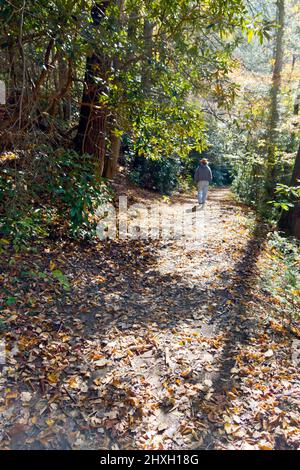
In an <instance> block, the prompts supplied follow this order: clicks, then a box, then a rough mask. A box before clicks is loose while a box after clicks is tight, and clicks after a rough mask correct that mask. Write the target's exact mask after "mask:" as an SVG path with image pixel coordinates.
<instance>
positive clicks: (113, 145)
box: [103, 131, 121, 179]
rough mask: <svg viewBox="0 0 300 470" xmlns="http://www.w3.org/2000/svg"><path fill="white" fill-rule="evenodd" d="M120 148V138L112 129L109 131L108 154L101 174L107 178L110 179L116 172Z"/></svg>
mask: <svg viewBox="0 0 300 470" xmlns="http://www.w3.org/2000/svg"><path fill="white" fill-rule="evenodd" d="M120 148H121V138H120V136H119V135H117V134H116V133H115V132H114V131H112V132H111V133H110V151H109V156H108V159H107V160H106V162H105V167H104V173H103V176H104V177H105V178H107V179H112V178H113V177H114V176H115V174H116V172H117V166H118V159H119V154H120Z"/></svg>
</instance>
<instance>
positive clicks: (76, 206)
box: [0, 147, 111, 248]
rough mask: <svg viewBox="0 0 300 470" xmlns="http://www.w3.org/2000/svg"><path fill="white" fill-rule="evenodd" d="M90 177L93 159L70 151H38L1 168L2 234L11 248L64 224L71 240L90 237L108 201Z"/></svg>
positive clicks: (106, 193) (100, 184)
mask: <svg viewBox="0 0 300 470" xmlns="http://www.w3.org/2000/svg"><path fill="white" fill-rule="evenodd" d="M2 166H3V164H2ZM94 175H95V167H94V164H93V160H92V158H91V157H90V156H88V155H83V156H81V155H78V154H77V153H76V152H75V151H73V150H66V149H58V150H56V151H54V150H53V149H52V148H51V147H39V148H38V149H37V150H33V151H32V152H31V153H30V154H29V153H28V154H25V155H24V154H23V155H20V156H19V157H18V158H17V159H16V161H15V162H14V165H9V164H6V166H5V168H4V169H2V168H1V174H0V211H1V223H0V231H1V232H2V233H3V234H4V235H5V236H8V237H11V238H12V241H13V244H14V246H15V248H20V247H22V246H26V245H28V243H29V241H30V240H31V239H34V238H40V237H46V236H48V235H49V233H50V232H51V230H52V226H53V224H55V226H56V227H57V225H58V224H60V225H61V226H63V225H66V226H67V228H68V230H69V232H70V234H71V235H72V236H73V237H84V238H86V237H91V236H93V235H94V233H95V228H96V222H95V220H94V217H93V216H94V214H95V211H96V209H97V207H98V206H99V205H101V204H102V203H104V202H105V201H107V200H109V199H110V198H111V192H110V190H109V188H108V186H107V185H106V183H105V181H104V180H100V179H97V178H96V177H95V176H94Z"/></svg>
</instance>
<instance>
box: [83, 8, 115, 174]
mask: <svg viewBox="0 0 300 470" xmlns="http://www.w3.org/2000/svg"><path fill="white" fill-rule="evenodd" d="M111 2H112V0H102V1H101V2H98V3H97V4H95V6H93V8H92V12H91V14H92V18H93V24H94V26H95V28H96V27H98V26H99V25H100V23H101V20H102V19H103V18H104V16H105V12H106V10H107V8H108V6H109V5H110V3H111ZM108 65H109V64H108V63H107V58H106V57H105V56H104V55H101V54H98V53H97V54H96V53H95V52H93V53H92V54H91V55H90V56H88V57H87V60H86V72H85V81H84V82H85V84H84V90H83V96H82V103H81V109H80V119H79V126H78V133H77V136H76V138H75V144H76V147H77V149H78V150H79V151H80V152H82V153H89V154H91V155H94V157H95V161H96V173H97V174H98V176H102V173H103V168H104V160H105V150H106V142H105V140H106V122H107V116H108V110H107V107H106V106H105V105H104V104H101V100H100V99H101V96H102V94H103V92H104V91H105V90H106V81H107V70H108ZM97 78H100V79H101V84H99V80H98V81H97V80H96V79H97Z"/></svg>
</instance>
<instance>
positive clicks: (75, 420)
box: [0, 190, 300, 450]
mask: <svg viewBox="0 0 300 470" xmlns="http://www.w3.org/2000/svg"><path fill="white" fill-rule="evenodd" d="M150 202H151V203H153V201H150ZM185 202H191V200H186V201H185ZM167 205H168V204H166V207H167ZM245 210H246V209H244V208H243V207H241V206H239V205H238V204H237V203H235V202H234V201H233V200H232V197H231V195H230V193H229V192H228V191H226V190H214V191H212V192H211V193H210V201H209V202H208V205H207V208H206V209H205V211H204V213H203V221H204V224H203V230H204V233H203V237H202V238H201V239H198V240H195V241H188V242H187V241H184V240H183V239H180V238H179V239H177V240H169V241H168V240H167V241H165V240H152V241H137V240H135V241H134V240H133V241H111V242H105V243H100V242H98V243H94V244H86V245H82V244H76V243H74V242H70V241H67V240H65V241H60V242H58V241H55V242H54V241H52V242H50V241H48V242H47V243H45V244H44V245H39V246H38V250H37V251H36V252H35V253H30V254H29V253H27V254H26V253H17V254H15V253H14V254H12V253H11V252H10V249H9V248H6V249H5V247H4V250H3V252H2V254H1V272H2V274H1V283H2V285H3V288H2V294H1V295H2V301H3V303H2V305H3V306H2V309H1V311H0V315H1V323H0V325H1V338H2V339H3V340H4V343H2V344H5V347H4V349H5V351H4V353H5V356H6V357H5V360H3V351H2V356H1V364H0V368H1V375H0V388H1V395H0V396H1V398H0V400H1V402H0V415H1V422H2V426H1V430H0V441H1V448H3V449H266V450H267V449H296V448H299V447H300V427H299V422H300V377H299V360H298V355H297V350H296V349H295V347H294V348H293V344H294V343H295V341H296V342H297V341H298V340H297V338H298V337H299V329H297V324H295V323H294V324H293V329H292V330H291V329H290V328H288V324H287V321H286V320H285V316H284V306H282V305H278V300H276V299H273V298H272V296H271V295H270V294H268V292H266V291H265V290H264V289H263V288H262V286H261V279H260V271H259V260H260V259H261V258H263V257H264V256H265V253H266V250H267V248H266V247H265V243H264V242H265V235H266V229H265V228H264V227H263V226H261V225H259V224H258V225H257V226H256V227H254V229H251V230H250V228H249V227H247V224H245ZM295 308H296V307H295ZM298 326H299V325H298ZM298 342H299V341H298ZM2 349H3V348H2Z"/></svg>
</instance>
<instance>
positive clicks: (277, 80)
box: [265, 0, 285, 201]
mask: <svg viewBox="0 0 300 470" xmlns="http://www.w3.org/2000/svg"><path fill="white" fill-rule="evenodd" d="M284 2H285V0H277V2H276V5H277V23H278V29H277V31H276V40H275V50H274V59H275V62H274V68H273V75H272V87H271V108H270V120H269V131H268V137H267V139H268V147H267V168H266V178H265V201H268V200H270V199H272V198H273V196H274V189H275V186H276V172H275V166H276V148H277V137H278V131H277V128H278V124H279V111H278V98H279V93H280V87H281V74H282V67H283V36H284V27H285V4H284Z"/></svg>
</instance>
